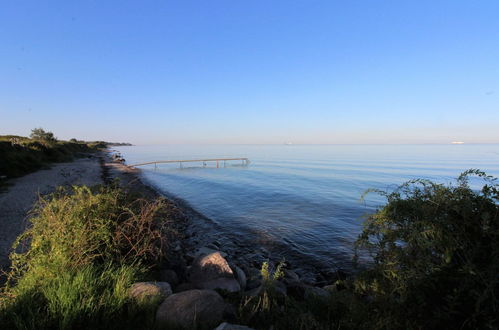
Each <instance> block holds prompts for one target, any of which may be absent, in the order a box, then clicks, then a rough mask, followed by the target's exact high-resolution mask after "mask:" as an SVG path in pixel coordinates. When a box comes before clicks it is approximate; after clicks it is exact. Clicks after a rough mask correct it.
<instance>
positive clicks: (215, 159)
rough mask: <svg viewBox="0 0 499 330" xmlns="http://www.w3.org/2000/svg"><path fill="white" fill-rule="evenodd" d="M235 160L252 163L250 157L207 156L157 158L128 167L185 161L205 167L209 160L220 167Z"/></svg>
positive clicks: (245, 163)
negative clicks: (202, 157) (195, 157)
mask: <svg viewBox="0 0 499 330" xmlns="http://www.w3.org/2000/svg"><path fill="white" fill-rule="evenodd" d="M234 160H240V161H241V162H242V165H246V166H247V165H248V164H249V163H250V161H249V159H248V158H206V159H178V160H156V161H154V162H145V163H138V164H131V165H128V167H137V166H144V165H154V168H156V167H157V165H158V164H171V163H179V165H180V167H182V165H183V163H201V162H202V163H203V167H204V166H206V164H207V163H208V162H216V164H217V168H218V167H219V166H220V163H221V162H223V166H224V167H225V165H226V162H227V161H234Z"/></svg>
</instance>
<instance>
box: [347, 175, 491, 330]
mask: <svg viewBox="0 0 499 330" xmlns="http://www.w3.org/2000/svg"><path fill="white" fill-rule="evenodd" d="M471 175H476V176H478V177H479V178H480V179H482V180H484V181H485V184H484V186H483V187H482V189H481V190H479V191H476V190H473V189H471V188H470V186H469V178H470V176H471ZM382 194H383V195H384V196H385V197H386V198H387V200H388V203H387V204H386V206H384V207H383V208H382V209H381V210H379V211H378V212H377V213H375V214H373V215H371V216H369V217H368V218H367V220H366V222H365V226H364V230H363V232H362V234H361V235H360V237H359V239H358V241H357V243H356V247H357V253H359V252H361V251H362V252H364V251H367V252H369V253H371V255H372V256H373V260H374V264H373V266H372V268H371V269H369V270H368V271H366V272H364V273H363V274H361V275H360V276H359V277H358V278H357V280H356V287H357V290H358V292H359V293H361V294H364V295H368V296H369V297H370V298H371V299H373V302H372V303H371V304H370V306H371V307H372V308H371V311H370V314H369V318H370V319H371V320H372V322H374V324H375V327H382V328H436V327H446V328H449V327H451V328H462V327H466V328H496V327H498V326H499V323H498V320H497V315H499V310H498V308H499V304H498V300H497V298H496V297H498V294H499V277H498V274H499V206H498V204H497V201H498V200H499V191H498V186H497V184H496V183H495V179H494V178H492V177H490V176H487V175H486V174H485V173H483V172H480V171H478V170H469V171H466V172H464V173H463V174H462V175H461V176H460V177H459V178H458V179H457V184H455V185H448V186H446V185H442V184H436V183H433V182H430V181H427V180H413V181H409V182H407V183H405V184H403V185H402V186H400V187H399V188H398V189H397V190H395V191H394V192H392V193H389V194H386V193H382Z"/></svg>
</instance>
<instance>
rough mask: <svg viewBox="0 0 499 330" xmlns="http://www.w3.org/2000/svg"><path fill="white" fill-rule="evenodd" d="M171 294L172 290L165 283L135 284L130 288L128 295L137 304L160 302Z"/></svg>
mask: <svg viewBox="0 0 499 330" xmlns="http://www.w3.org/2000/svg"><path fill="white" fill-rule="evenodd" d="M171 294H172V288H171V286H170V284H169V283H167V282H137V283H134V284H133V285H132V286H131V287H130V291H129V295H130V297H131V298H134V299H136V300H138V301H139V302H145V301H154V300H156V301H157V302H162V301H163V300H164V299H165V298H166V297H168V296H169V295H171Z"/></svg>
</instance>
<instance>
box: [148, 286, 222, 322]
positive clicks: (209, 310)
mask: <svg viewBox="0 0 499 330" xmlns="http://www.w3.org/2000/svg"><path fill="white" fill-rule="evenodd" d="M224 309H225V303H224V300H223V299H222V297H221V296H220V295H219V294H218V293H217V292H215V291H213V290H189V291H184V292H180V293H175V294H172V295H171V296H169V297H168V298H166V299H165V301H163V303H162V304H161V305H160V306H159V308H158V310H157V311H156V327H157V328H158V329H169V327H181V328H187V329H192V328H196V326H197V325H203V326H205V327H206V326H210V325H211V326H214V325H216V324H217V323H219V322H220V321H221V320H222V317H223V313H224Z"/></svg>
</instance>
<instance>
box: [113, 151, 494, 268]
mask: <svg viewBox="0 0 499 330" xmlns="http://www.w3.org/2000/svg"><path fill="white" fill-rule="evenodd" d="M117 149H118V150H119V151H120V152H121V153H122V154H123V156H124V157H125V159H126V160H127V162H128V163H129V164H131V163H137V162H146V161H154V160H165V159H197V158H219V157H220V158H222V157H248V158H249V159H250V160H251V164H250V165H249V166H247V167H245V166H240V162H237V161H236V162H227V166H226V167H220V168H216V167H215V166H214V164H213V163H208V164H207V166H206V167H203V164H202V163H199V164H196V163H187V164H184V165H183V168H179V165H178V164H163V165H158V167H157V169H155V168H154V165H152V166H146V167H144V168H143V169H144V172H143V175H144V177H145V179H146V180H147V181H148V182H150V183H151V184H153V185H154V186H155V187H157V188H158V189H159V190H161V191H163V192H165V193H169V194H171V195H174V196H176V197H178V198H180V199H183V200H185V201H187V202H188V203H189V204H190V205H191V206H192V207H193V208H194V209H195V210H197V211H198V212H200V213H202V214H204V215H205V216H206V217H208V218H210V219H211V220H212V221H213V222H214V223H215V224H216V225H217V228H218V230H220V231H221V234H223V235H228V236H230V237H232V238H233V239H234V240H238V241H240V242H246V243H248V244H251V243H255V242H256V243H260V244H262V245H263V246H264V247H266V248H268V249H271V250H273V251H276V253H280V254H282V255H285V256H286V258H287V259H288V260H290V261H292V262H293V261H297V262H298V263H301V264H304V263H305V264H307V263H308V264H314V265H315V266H319V267H336V266H338V267H343V268H350V261H351V257H352V251H353V249H352V243H353V241H354V240H355V238H356V237H357V235H358V234H359V232H360V230H361V228H362V216H363V215H365V214H367V213H369V212H373V211H374V210H375V208H376V206H379V205H381V204H382V203H383V200H382V199H381V198H380V197H379V196H376V195H369V196H368V197H367V199H366V200H365V201H364V202H361V201H360V196H361V195H362V193H363V192H364V191H365V190H366V189H369V188H379V189H383V190H392V189H393V188H395V187H396V186H397V185H399V184H401V183H402V182H404V181H406V180H409V179H414V178H427V179H432V180H435V181H438V182H442V183H446V182H450V181H451V180H452V179H453V178H455V177H456V176H457V175H458V174H459V173H461V172H462V171H464V170H466V169H469V168H480V169H482V170H485V171H486V172H488V173H489V174H491V175H494V176H499V153H498V152H499V145H326V146H322V145H321V146H319V145H303V146H302V145H292V146H288V145H269V146H261V145H213V146H206V145H204V146H194V145H183V146H178V145H175V146H172V145H165V146H134V147H119V148H117ZM236 165H237V166H236Z"/></svg>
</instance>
